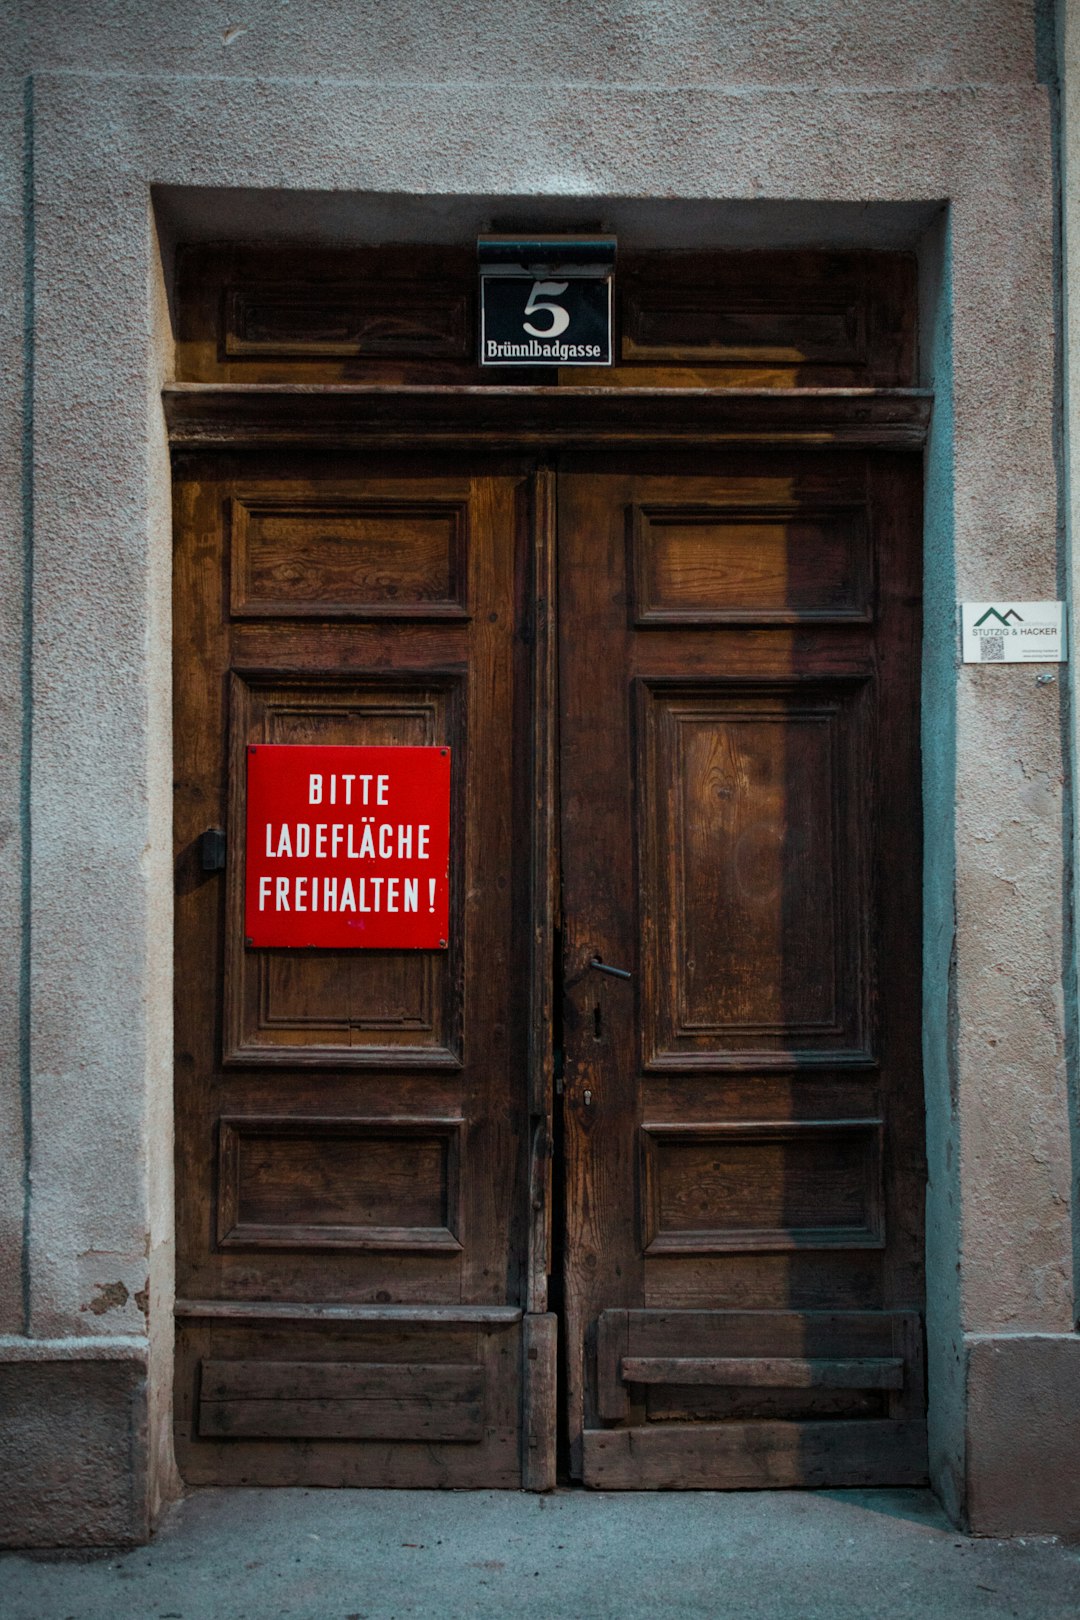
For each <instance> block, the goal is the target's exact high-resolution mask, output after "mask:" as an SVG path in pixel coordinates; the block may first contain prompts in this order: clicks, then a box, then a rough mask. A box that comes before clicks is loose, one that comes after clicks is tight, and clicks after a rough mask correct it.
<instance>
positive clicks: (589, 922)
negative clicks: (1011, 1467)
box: [559, 449, 925, 1488]
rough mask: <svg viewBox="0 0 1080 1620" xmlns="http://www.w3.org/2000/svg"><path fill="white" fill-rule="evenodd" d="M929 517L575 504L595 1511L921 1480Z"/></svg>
mask: <svg viewBox="0 0 1080 1620" xmlns="http://www.w3.org/2000/svg"><path fill="white" fill-rule="evenodd" d="M918 488H919V475H918V468H917V467H916V466H913V465H912V464H910V463H909V462H908V461H907V460H906V459H905V458H903V457H897V456H890V455H889V454H886V453H878V452H858V451H839V450H833V451H830V450H825V449H821V450H812V451H796V450H791V451H785V452H780V451H776V452H763V451H758V452H753V453H742V452H740V453H738V454H732V453H724V454H721V453H719V452H717V453H710V454H709V455H702V456H700V457H698V458H697V459H694V458H692V457H690V456H682V457H681V458H680V456H679V455H678V454H676V455H675V456H670V455H669V456H667V457H666V458H664V460H663V461H660V460H659V459H657V460H656V462H655V464H650V463H649V461H648V459H647V458H642V457H640V456H639V457H636V458H635V459H634V461H633V462H632V463H631V462H629V461H628V460H627V459H626V458H625V457H624V458H623V459H622V460H620V459H619V457H618V456H617V455H616V454H615V453H614V452H613V453H612V454H611V455H610V456H608V457H607V458H605V457H604V456H602V455H600V454H599V453H597V454H591V455H588V456H586V455H582V456H579V457H577V458H575V459H574V460H572V461H570V462H568V463H567V464H566V466H565V467H564V468H563V470H562V472H561V475H560V485H559V579H560V690H561V699H560V711H561V712H560V722H561V784H562V870H563V881H564V888H563V927H564V941H565V958H564V968H565V986H566V991H565V1009H564V1014H565V1050H566V1058H565V1097H564V1107H565V1145H566V1177H567V1180H566V1200H565V1202H566V1211H567V1215H566V1224H567V1239H566V1259H565V1298H566V1334H567V1352H566V1353H567V1367H568V1378H567V1386H568V1405H569V1421H570V1441H571V1467H572V1471H573V1472H574V1473H576V1474H578V1475H579V1476H581V1477H583V1478H584V1479H585V1481H586V1482H587V1483H588V1484H591V1485H596V1486H607V1487H612V1488H620V1487H621V1488H634V1487H650V1486H651V1487H656V1486H681V1487H691V1486H761V1485H808V1484H819V1485H821V1484H833V1485H841V1484H865V1483H874V1482H881V1483H884V1482H893V1483H896V1482H905V1481H915V1480H919V1479H921V1478H923V1476H924V1472H925V1430H924V1397H923V1370H922V1369H923V1358H922V1326H921V1315H920V1312H921V1309H922V1302H923V1281H922V1269H921V1267H922V1258H921V1257H922V1199H923V1171H922V1140H923V1137H922V1096H921V1080H920V1068H919V1064H920V1033H919V1028H920V1026H919V903H920V895H919V876H918V874H919V870H920V860H919V851H920V845H919V837H920V834H919V812H918V805H919V797H918V723H917V714H918V668H919V630H920V619H919V611H918V582H919V576H918V557H919V515H918V512H919V508H918ZM610 969H615V970H621V974H620V973H619V972H611V971H608V970H610ZM623 975H625V976H623Z"/></svg>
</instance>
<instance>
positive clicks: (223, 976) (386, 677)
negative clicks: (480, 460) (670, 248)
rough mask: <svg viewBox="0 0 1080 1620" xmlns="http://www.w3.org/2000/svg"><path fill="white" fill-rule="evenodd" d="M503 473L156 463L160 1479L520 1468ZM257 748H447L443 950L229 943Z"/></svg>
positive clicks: (520, 844) (522, 1165)
mask: <svg viewBox="0 0 1080 1620" xmlns="http://www.w3.org/2000/svg"><path fill="white" fill-rule="evenodd" d="M531 488H532V485H531V482H530V476H529V473H528V470H527V469H523V468H522V466H521V465H516V464H512V463H504V464H496V463H494V462H492V463H490V464H487V465H484V466H480V465H470V464H469V463H468V461H467V459H465V458H462V457H460V456H457V457H453V458H450V457H447V456H445V455H443V456H441V457H440V455H439V454H438V453H432V452H425V453H424V454H422V455H417V456H415V457H412V458H409V457H407V456H404V455H394V454H392V453H384V454H382V455H380V456H378V457H377V458H375V459H373V460H370V461H369V462H368V463H365V461H364V460H363V458H361V457H358V456H356V455H352V456H350V457H347V458H346V457H343V456H337V457H335V456H332V455H324V454H304V455H299V456H294V458H293V459H292V460H291V461H290V460H288V459H287V458H285V457H283V456H281V455H280V454H276V453H259V454H255V453H251V454H248V455H244V454H233V455H229V456H226V455H210V454H206V455H200V456H195V457H192V458H181V459H180V461H179V462H178V464H177V469H176V525H175V527H176V544H177V554H176V569H175V640H176V663H175V757H176V777H177V780H176V809H175V816H176V841H177V901H176V907H177V912H176V926H177V962H178V972H177V1001H176V1043H177V1227H178V1294H179V1296H180V1297H179V1302H178V1310H177V1327H178V1350H177V1381H176V1410H177V1439H178V1454H179V1458H180V1465H181V1469H182V1471H183V1473H184V1476H185V1478H186V1479H187V1480H189V1481H191V1482H199V1481H217V1482H230V1481H251V1482H259V1483H264V1484H272V1483H305V1482H307V1483H325V1484H329V1483H338V1484H346V1483H348V1484H363V1483H370V1484H381V1485H470V1484H472V1485H504V1486H509V1485H517V1484H519V1483H520V1481H521V1477H522V1473H521V1459H520V1451H519V1443H520V1425H521V1418H520V1413H521V1406H522V1376H521V1335H522V1314H523V1311H522V1306H523V1299H524V1293H525V1276H526V1263H527V1222H528V1209H529V1205H528V1197H527V1190H526V1187H527V1177H528V1163H527V1153H528V1137H529V1133H528V1102H527V1088H526V1085H525V1079H524V1077H525V1074H526V1065H527V1059H528V1053H527V1042H526V1022H527V1020H526V1019H525V1017H524V1016H522V1012H521V1009H522V1007H523V1006H524V1005H525V1003H526V1000H527V994H528V992H527V986H526V979H527V973H528V951H527V948H526V945H525V943H524V942H526V941H527V940H528V937H529V920H528V919H529V906H530V900H529V893H528V884H529V869H530V859H529V850H530V829H529V821H528V816H529V805H528V791H527V787H526V786H525V784H526V783H527V771H528V765H527V759H528V752H529V745H528V738H529V725H528V704H529V680H530V672H529V668H528V665H527V663H526V662H525V658H526V649H525V638H524V637H523V636H522V633H521V632H522V629H523V617H524V613H525V610H524V608H523V606H522V604H523V603H524V602H525V601H526V598H527V594H528V579H527V573H526V570H527V568H528V566H529V557H530V551H529V528H530V522H531V518H530V510H531V493H530V491H531ZM260 742H272V743H306V744H310V743H325V744H378V745H387V744H440V745H448V746H449V747H450V748H451V749H452V759H453V781H452V812H451V813H452V828H453V852H452V858H451V874H450V876H451V884H450V888H451V925H450V939H449V943H448V949H447V950H446V951H445V952H441V951H435V952H432V951H325V950H324V951H318V950H304V951H289V950H255V949H251V948H249V947H248V946H247V944H246V943H245V939H244V933H243V912H242V886H243V877H242V874H243V828H244V758H245V751H246V749H247V747H248V745H249V744H251V743H260ZM215 827H216V828H222V829H224V830H225V831H226V833H227V865H226V869H225V870H223V871H220V872H216V871H214V870H206V869H205V866H204V859H203V849H204V846H203V845H202V843H201V837H202V834H203V833H204V831H205V830H206V829H210V828H215ZM207 847H209V846H207ZM210 865H211V867H212V866H213V851H212V849H211V850H210ZM533 1349H535V1345H533ZM534 1360H535V1357H534ZM527 1364H528V1365H531V1363H528V1362H527Z"/></svg>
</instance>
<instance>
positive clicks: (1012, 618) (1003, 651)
mask: <svg viewBox="0 0 1080 1620" xmlns="http://www.w3.org/2000/svg"><path fill="white" fill-rule="evenodd" d="M960 625H961V629H962V631H963V637H964V663H965V664H1063V663H1064V662H1065V659H1066V656H1067V654H1066V649H1065V604H1064V602H961V604H960Z"/></svg>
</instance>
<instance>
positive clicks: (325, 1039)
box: [175, 446, 925, 1488]
mask: <svg viewBox="0 0 1080 1620" xmlns="http://www.w3.org/2000/svg"><path fill="white" fill-rule="evenodd" d="M918 513H919V468H918V462H917V458H915V457H912V456H911V455H909V454H906V453H903V452H896V451H889V450H881V449H872V448H865V449H864V448H837V447H828V446H810V447H805V446H804V447H792V446H788V447H782V446H775V447H768V446H759V447H757V448H720V447H713V448H699V449H696V450H695V449H689V448H687V449H680V450H671V451H667V452H664V453H663V454H661V453H658V452H652V451H649V450H648V449H643V448H639V449H636V450H634V451H630V450H627V449H619V448H609V449H603V448H600V447H597V448H595V449H589V448H581V447H579V448H576V449H569V450H564V451H561V452H559V453H557V454H552V455H550V456H546V455H545V456H540V455H536V454H532V453H530V454H529V455H527V456H526V455H525V454H520V455H519V454H516V453H515V454H510V453H500V454H498V455H496V454H487V453H484V452H476V453H474V454H470V453H468V452H467V451H459V452H454V453H453V454H450V453H447V452H444V451H437V450H431V449H423V450H414V451H405V450H401V449H398V450H393V451H391V450H387V451H385V452H383V453H379V454H377V455H366V454H361V453H356V454H353V453H350V454H344V453H330V452H323V451H305V452H303V453H298V452H291V453H289V454H287V455H282V454H274V455H269V454H267V453H266V452H254V451H252V452H247V453H241V452H234V453H228V454H223V453H220V454H214V453H208V452H206V453H200V454H197V455H195V454H192V455H190V456H182V457H181V458H180V459H179V460H178V462H177V467H176V544H177V556H176V573H175V581H176V589H175V636H176V669H175V753H176V778H177V781H176V811H175V815H176V837H177V953H178V954H177V1009H176V1029H177V1142H178V1148H177V1206H178V1245H179V1254H178V1276H179V1283H178V1294H179V1300H178V1307H177V1318H178V1320H177V1329H178V1340H177V1343H178V1351H177V1356H178V1360H177V1384H176V1410H177V1442H178V1454H179V1457H180V1463H181V1468H182V1471H183V1473H184V1474H185V1476H186V1478H187V1479H188V1480H189V1481H192V1482H196V1481H217V1482H229V1481H246V1482H252V1483H256V1482H262V1483H340V1484H365V1483H366V1484H372V1485H452V1486H453V1485H458V1486H460V1485H475V1486H504V1487H512V1486H517V1485H520V1484H522V1483H524V1484H525V1485H527V1486H531V1487H533V1488H545V1487H548V1486H550V1485H552V1484H553V1483H554V1482H555V1477H556V1455H557V1452H556V1447H557V1441H559V1442H560V1445H559V1453H558V1454H559V1456H560V1457H561V1459H562V1461H561V1466H562V1467H563V1468H564V1469H565V1470H567V1471H568V1473H569V1475H570V1477H572V1478H578V1479H583V1480H584V1482H585V1483H586V1484H589V1485H594V1486H601V1487H609V1488H657V1487H665V1488H667V1487H701V1486H732V1487H742V1486H761V1485H778V1486H779V1485H814V1484H817V1485H844V1484H859V1483H876V1482H877V1483H885V1482H891V1483H898V1482H914V1481H918V1480H920V1479H922V1478H923V1477H924V1472H925V1426H924V1409H925V1401H924V1388H923V1353H922V1317H921V1311H922V1302H923V1281H922V1252H923V1233H922V1204H923V1179H924V1177H923V1168H922V1165H923V1153H922V1139H923V1132H922V1087H921V1078H920V1018H919V981H920V965H919V938H920V920H919V904H920V898H919V897H920V879H919V873H920V859H919V826H920V813H919V795H918V775H919V773H918V719H917V710H918V667H919V633H920V613H919V551H920V547H919V516H918ZM260 742H272V743H293V744H300V743H303V744H311V743H327V744H378V745H399V744H405V745H416V744H427V745H433V744H439V745H442V746H449V747H450V748H451V750H452V760H453V780H452V805H451V921H450V935H449V939H448V943H447V948H446V949H445V950H444V951H363V950H354V951H318V950H306V951H289V950H282V949H255V948H252V947H251V946H250V945H248V944H247V943H246V941H245V937H244V926H243V909H242V908H243V873H244V824H245V823H244V792H245V783H244V761H245V757H246V750H247V748H248V746H249V745H250V744H252V743H256V744H257V743H260ZM214 829H220V831H222V832H224V834H225V837H224V840H222V839H221V838H220V837H218V836H216V835H215V833H214ZM207 834H209V836H206V835H207ZM222 846H223V847H224V855H223V856H222V855H221V853H220V852H221V850H222Z"/></svg>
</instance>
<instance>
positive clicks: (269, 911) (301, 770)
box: [244, 743, 450, 950]
mask: <svg viewBox="0 0 1080 1620" xmlns="http://www.w3.org/2000/svg"><path fill="white" fill-rule="evenodd" d="M449 865H450V750H449V748H439V747H435V748H408V747H401V748H359V747H325V748H324V747H316V746H308V745H306V744H289V743H280V744H279V743H253V744H251V745H250V746H249V747H248V752H247V841H246V852H245V870H244V933H245V937H246V940H247V943H248V945H251V946H260V945H261V946H286V947H288V946H292V947H295V948H310V947H316V948H318V947H321V948H323V949H333V950H342V949H346V950H347V949H354V948H355V949H369V950H439V949H445V947H446V943H447V940H448V938H449V915H450V897H449V887H450V885H449Z"/></svg>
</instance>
